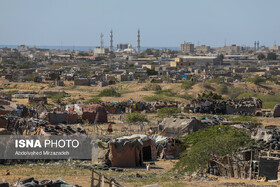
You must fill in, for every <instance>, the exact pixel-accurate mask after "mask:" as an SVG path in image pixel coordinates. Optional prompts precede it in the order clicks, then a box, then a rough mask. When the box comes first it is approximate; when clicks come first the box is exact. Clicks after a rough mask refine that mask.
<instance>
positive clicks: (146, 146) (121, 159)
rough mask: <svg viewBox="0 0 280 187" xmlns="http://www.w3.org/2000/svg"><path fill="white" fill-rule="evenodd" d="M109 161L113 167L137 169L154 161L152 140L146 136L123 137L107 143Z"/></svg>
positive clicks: (155, 156)
mask: <svg viewBox="0 0 280 187" xmlns="http://www.w3.org/2000/svg"><path fill="white" fill-rule="evenodd" d="M109 149H110V153H109V159H110V161H111V165H112V166H113V167H137V166H138V167H139V166H143V162H144V161H153V160H156V158H157V155H156V145H155V141H154V139H152V138H150V137H149V136H147V135H139V134H135V135H132V136H124V137H120V138H117V139H114V140H112V141H110V142H109Z"/></svg>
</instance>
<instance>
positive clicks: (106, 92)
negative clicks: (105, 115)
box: [98, 88, 121, 97]
mask: <svg viewBox="0 0 280 187" xmlns="http://www.w3.org/2000/svg"><path fill="white" fill-rule="evenodd" d="M98 96H99V97H120V96H121V94H120V93H119V92H117V91H116V90H115V89H114V88H107V89H104V90H102V91H101V92H100V93H99V94H98Z"/></svg>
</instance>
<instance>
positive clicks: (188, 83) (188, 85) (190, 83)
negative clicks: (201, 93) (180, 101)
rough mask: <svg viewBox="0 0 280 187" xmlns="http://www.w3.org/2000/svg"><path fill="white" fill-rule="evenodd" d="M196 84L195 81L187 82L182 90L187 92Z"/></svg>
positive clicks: (183, 84)
mask: <svg viewBox="0 0 280 187" xmlns="http://www.w3.org/2000/svg"><path fill="white" fill-rule="evenodd" d="M195 84H196V83H195V82H194V81H191V80H185V81H184V82H183V83H182V86H181V87H182V88H183V89H185V90H188V89H190V88H192V86H193V85H195Z"/></svg>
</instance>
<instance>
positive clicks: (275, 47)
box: [269, 44, 280, 52]
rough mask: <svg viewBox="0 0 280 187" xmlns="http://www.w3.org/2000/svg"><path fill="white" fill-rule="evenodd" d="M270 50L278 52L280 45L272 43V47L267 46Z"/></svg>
mask: <svg viewBox="0 0 280 187" xmlns="http://www.w3.org/2000/svg"><path fill="white" fill-rule="evenodd" d="M269 50H270V51H274V52H278V51H280V46H277V45H276V44H274V45H273V46H272V47H270V48H269Z"/></svg>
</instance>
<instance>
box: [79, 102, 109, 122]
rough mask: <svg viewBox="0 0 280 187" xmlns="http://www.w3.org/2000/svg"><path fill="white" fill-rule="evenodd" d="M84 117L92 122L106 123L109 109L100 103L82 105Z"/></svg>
mask: <svg viewBox="0 0 280 187" xmlns="http://www.w3.org/2000/svg"><path fill="white" fill-rule="evenodd" d="M81 107H82V111H83V114H82V119H83V120H88V121H89V122H90V123H106V122H108V118H107V111H106V109H105V107H103V106H101V105H99V104H92V105H81Z"/></svg>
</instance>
